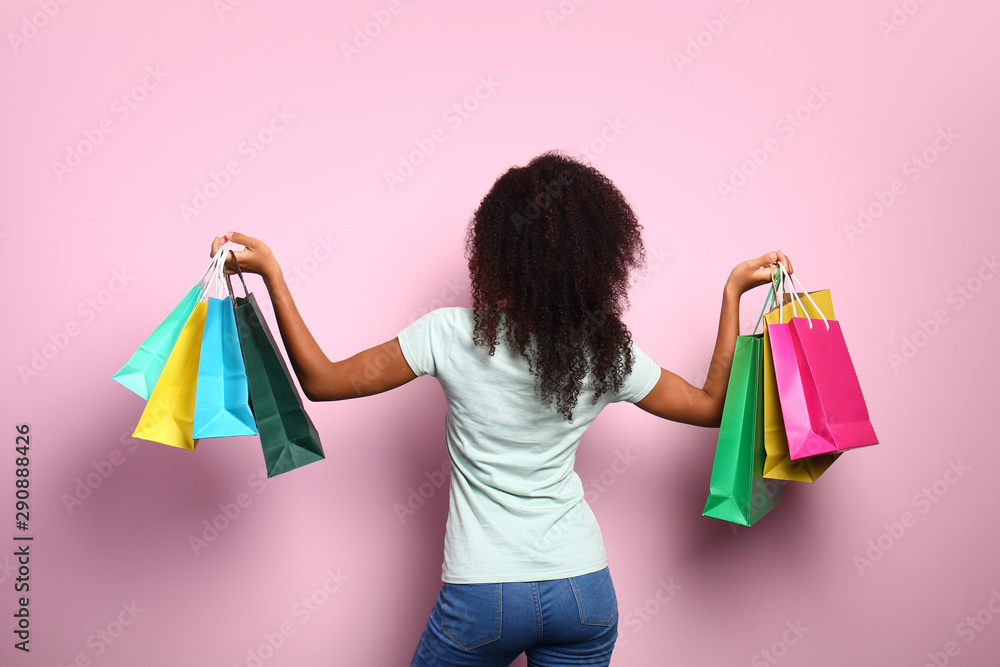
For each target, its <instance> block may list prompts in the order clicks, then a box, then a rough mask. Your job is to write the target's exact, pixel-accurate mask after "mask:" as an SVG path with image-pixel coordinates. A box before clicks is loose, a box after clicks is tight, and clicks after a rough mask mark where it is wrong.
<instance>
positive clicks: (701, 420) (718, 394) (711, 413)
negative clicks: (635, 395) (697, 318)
mask: <svg viewBox="0 0 1000 667" xmlns="http://www.w3.org/2000/svg"><path fill="white" fill-rule="evenodd" d="M779 262H780V263H781V264H782V265H783V266H784V268H785V271H787V272H788V273H789V274H791V272H792V264H791V262H789V261H788V258H787V257H785V255H784V253H782V252H781V251H780V250H778V251H775V252H770V253H766V254H764V255H762V256H760V257H758V258H756V259H751V260H747V261H745V262H741V263H740V264H738V265H737V266H736V267H735V268H734V269H733V270H732V272H731V273H730V274H729V279H728V280H727V281H726V287H725V289H724V290H723V293H722V313H721V315H720V317H719V333H718V336H717V338H716V341H715V349H714V350H713V352H712V361H711V363H710V365H709V367H708V378H707V379H706V380H705V385H704V386H703V387H702V388H701V389H699V388H697V387H695V386H693V385H691V384H690V383H689V382H687V381H686V380H684V379H683V378H681V377H680V376H678V375H675V374H673V373H671V372H670V371H668V370H664V369H662V368H661V369H660V379H659V381H658V382H657V383H656V385H654V386H653V389H652V390H651V391H650V392H649V394H647V395H646V397H645V398H643V399H642V400H641V401H639V402H638V403H636V405H637V406H639V407H640V408H642V409H643V410H645V411H646V412H650V413H652V414H654V415H656V416H658V417H662V418H663V419H669V420H671V421H676V422H683V423H685V424H694V425H696V426H711V427H717V426H719V424H720V423H721V422H722V408H723V406H724V405H725V402H726V389H727V388H728V386H729V374H730V372H731V371H732V367H733V355H734V353H735V350H736V338H737V337H738V336H739V334H740V296H741V295H742V294H743V293H744V292H746V291H747V290H749V289H751V288H753V287H757V286H758V285H764V284H766V283H768V282H770V281H771V279H772V277H773V275H774V271H775V268H774V266H775V264H777V263H779Z"/></svg>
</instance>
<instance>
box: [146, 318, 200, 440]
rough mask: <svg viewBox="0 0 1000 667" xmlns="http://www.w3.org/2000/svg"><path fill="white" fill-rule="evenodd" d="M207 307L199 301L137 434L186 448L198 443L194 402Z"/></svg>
mask: <svg viewBox="0 0 1000 667" xmlns="http://www.w3.org/2000/svg"><path fill="white" fill-rule="evenodd" d="M207 310H208V306H207V305H206V304H205V302H204V301H199V302H198V303H197V304H195V307H194V310H192V311H191V315H190V316H189V317H188V319H187V322H186V323H185V324H184V328H183V329H182V330H181V333H180V336H179V337H178V338H177V343H175V344H174V348H173V350H171V352H170V356H169V357H168V358H167V363H166V365H165V366H164V367H163V372H162V373H161V374H160V378H159V380H157V382H156V386H155V387H153V393H152V394H150V396H149V402H148V403H146V408H145V409H144V410H143V411H142V417H140V418H139V424H138V426H136V427H135V433H133V434H132V436H133V437H135V438H142V439H143V440H152V441H153V442H159V443H162V444H164V445H170V446H171V447H180V448H182V449H194V447H195V445H196V444H198V441H197V440H195V439H194V438H193V437H192V433H193V431H194V402H195V388H196V386H197V383H198V359H199V357H200V355H201V337H202V333H203V332H204V330H205V314H206V312H207Z"/></svg>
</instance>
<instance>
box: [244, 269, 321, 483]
mask: <svg viewBox="0 0 1000 667" xmlns="http://www.w3.org/2000/svg"><path fill="white" fill-rule="evenodd" d="M233 261H234V262H236V257H235V256H234V257H233ZM236 271H237V273H238V274H239V277H240V281H241V282H243V292H244V294H246V296H244V297H234V299H233V304H234V310H235V315H236V329H237V331H238V332H239V336H240V347H241V349H242V351H243V362H244V364H245V365H246V373H247V382H248V383H249V385H250V407H251V408H252V409H253V414H254V418H255V419H256V421H257V432H258V434H259V435H260V445H261V449H262V450H263V451H264V462H265V464H266V467H267V476H268V477H274V476H275V475H280V474H281V473H283V472H288V471H289V470H294V469H295V468H299V467H301V466H304V465H306V464H309V463H312V462H314V461H319V460H320V459H322V458H325V456H324V454H323V446H322V444H321V443H320V441H319V433H318V432H317V431H316V427H315V426H314V425H313V423H312V420H310V419H309V415H307V414H306V411H305V408H304V407H303V406H302V398H301V397H300V396H299V391H298V389H297V388H296V387H295V383H294V382H292V376H291V374H290V373H289V372H288V366H286V365H285V360H284V358H283V357H282V356H281V353H280V352H279V351H278V346H277V345H276V344H275V342H274V337H273V336H272V335H271V331H270V329H268V327H267V322H265V321H264V317H263V315H261V312H260V306H259V305H257V300H256V299H255V298H254V295H253V294H251V293H250V291H249V290H247V284H246V282H245V281H243V272H242V271H240V268H239V263H237V264H236ZM226 280H227V281H230V285H229V289H230V293H232V284H231V279H230V278H229V276H228V275H227V276H226Z"/></svg>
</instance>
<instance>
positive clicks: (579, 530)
mask: <svg viewBox="0 0 1000 667" xmlns="http://www.w3.org/2000/svg"><path fill="white" fill-rule="evenodd" d="M640 230H641V226H640V225H639V224H638V221H637V220H636V217H635V214H634V213H633V211H632V209H631V207H630V206H629V204H628V202H627V201H626V200H625V198H624V196H623V195H622V194H621V192H620V191H619V190H618V188H616V187H615V186H614V184H613V183H611V181H610V180H608V179H607V178H606V177H605V176H603V175H602V174H601V173H599V172H598V171H597V170H595V169H594V168H593V167H591V166H588V165H584V164H581V163H580V162H577V161H575V160H573V159H570V158H568V157H566V156H563V155H561V154H558V153H547V154H544V155H541V156H539V157H537V158H535V159H534V160H532V161H531V162H530V163H529V164H528V165H527V166H525V167H518V168H512V169H510V170H508V171H507V172H506V173H505V174H503V175H502V176H501V177H500V178H499V179H497V181H496V183H494V185H493V187H492V188H491V190H490V191H489V192H488V193H487V195H486V197H485V198H484V199H483V200H482V202H481V203H480V205H479V207H478V209H477V210H476V212H475V214H474V216H473V218H472V221H471V224H470V227H469V231H468V236H467V239H466V249H467V254H468V258H469V269H470V272H471V274H472V296H473V306H474V308H473V309H468V308H441V309H438V310H435V311H432V312H430V313H427V314H426V315H424V316H423V317H421V318H419V319H418V320H416V321H415V322H413V323H412V324H410V325H409V326H408V327H406V328H405V329H404V330H403V331H401V332H400V333H399V335H398V336H397V337H396V338H393V339H392V340H390V341H389V342H387V343H384V344H382V345H378V346H376V347H373V348H370V349H368V350H365V351H363V352H360V353H358V354H356V355H354V356H353V357H350V358H348V359H344V360H342V361H335V362H334V361H330V360H329V359H328V358H327V357H326V355H324V354H323V351H322V350H321V349H320V347H319V345H317V343H316V341H315V340H314V339H313V337H312V335H311V334H310V333H309V330H308V329H307V328H306V325H305V324H304V323H303V321H302V318H301V316H300V315H299V313H298V311H297V310H296V307H295V304H294V302H293V301H292V297H291V295H290V294H289V291H288V287H287V286H286V284H285V281H284V279H283V277H282V274H281V270H280V269H279V267H278V263H277V262H276V260H275V259H274V256H273V255H272V253H271V251H270V250H269V249H268V247H267V246H266V245H264V244H263V243H261V242H260V241H258V240H257V239H254V238H250V237H248V236H245V235H243V234H238V233H232V232H229V233H226V235H224V236H222V237H221V238H220V237H216V239H215V241H214V242H213V244H212V253H213V254H214V253H215V252H216V251H217V250H218V248H219V247H220V246H221V245H222V244H223V243H225V242H227V241H233V242H235V243H238V244H242V245H244V246H245V250H242V251H237V252H236V253H235V254H236V258H237V261H238V262H239V264H240V266H241V268H242V269H243V270H244V271H250V272H253V273H258V274H260V275H261V276H262V277H263V279H264V283H265V285H266V286H267V290H268V293H269V294H270V297H271V301H272V303H273V305H274V312H275V317H276V319H277V322H278V326H279V329H280V331H281V338H282V340H283V342H284V344H285V348H286V350H287V351H288V356H289V359H290V361H291V363H292V367H293V369H294V371H295V374H296V376H297V377H298V380H299V383H300V385H301V386H302V389H303V391H304V392H305V394H306V396H307V397H308V398H309V399H310V400H313V401H333V400H340V399H345V398H355V397H358V396H368V395H371V394H377V393H379V392H383V391H387V390H389V389H393V388H395V387H398V386H400V385H402V384H404V383H406V382H409V381H410V380H412V379H414V378H415V377H417V376H419V375H424V374H429V375H434V376H435V377H437V378H438V380H439V381H440V382H441V384H442V386H443V388H444V392H445V396H446V398H447V401H448V414H447V421H446V433H445V438H446V441H447V447H448V454H449V457H450V459H451V465H452V473H451V491H450V501H449V509H448V524H447V531H446V537H445V558H444V567H443V572H442V580H443V585H442V588H441V593H440V595H439V596H438V600H437V604H436V605H435V607H434V608H433V609H432V611H431V615H430V619H429V620H428V622H427V626H426V628H425V630H424V633H423V635H422V636H421V638H420V641H419V644H418V646H417V649H416V652H415V654H414V657H413V662H412V665H411V667H413V666H418V667H425V666H431V665H490V666H492V665H509V664H510V663H511V662H512V661H513V660H514V659H515V658H516V657H517V656H519V655H520V654H521V653H527V657H528V664H529V665H537V666H539V667H543V666H549V665H607V664H608V663H609V661H610V656H611V651H612V649H613V648H614V643H615V639H616V638H617V635H618V633H617V625H618V612H617V601H616V598H615V592H614V586H613V584H612V582H611V577H610V574H609V571H608V561H607V555H606V553H605V550H604V544H603V541H602V538H601V532H600V528H599V527H598V525H597V521H596V519H595V518H594V515H593V513H592V512H591V510H590V508H589V507H588V505H587V503H586V501H585V500H584V498H583V496H584V492H583V485H582V483H581V481H580V479H579V477H578V476H577V475H576V473H575V472H574V471H573V461H574V457H575V453H576V447H577V445H578V444H579V441H580V437H581V435H582V434H583V432H584V431H585V430H586V429H587V427H588V426H589V424H590V423H591V422H592V421H593V420H594V418H595V417H596V416H597V414H598V413H599V412H600V411H601V409H602V408H603V407H604V406H605V405H607V404H608V403H610V402H613V401H623V400H625V401H629V402H632V403H635V404H636V405H637V406H639V407H640V408H642V409H643V410H646V411H648V412H650V413H652V414H655V415H657V416H659V417H662V418H664V419H671V420H674V421H679V422H685V423H689V424H697V425H702V426H717V425H718V424H719V422H720V419H721V415H722V406H723V401H724V398H725V394H726V384H727V382H728V379H729V372H730V368H731V365H732V358H733V350H734V347H735V343H736V337H737V336H738V334H739V330H738V329H739V299H740V295H741V294H742V293H743V292H745V291H746V290H748V289H750V288H752V287H754V286H757V285H762V284H765V283H767V282H769V281H770V280H771V277H772V274H773V272H774V270H775V269H774V265H775V264H776V263H777V262H781V263H782V264H783V265H784V266H785V268H786V270H787V271H788V272H789V273H791V270H792V268H791V266H790V264H789V263H788V260H787V258H786V257H785V256H784V255H783V254H782V253H781V252H772V253H768V254H765V255H763V256H762V257H759V258H757V259H754V260H750V261H746V262H743V263H741V264H739V265H738V266H736V268H734V269H733V271H732V273H730V275H729V279H728V280H727V281H726V286H725V290H724V291H723V299H722V316H721V319H720V322H719V333H718V339H717V341H716V344H715V350H714V352H713V355H712V362H711V366H710V371H709V373H708V379H707V380H706V382H705V385H704V387H702V388H700V389H699V388H697V387H694V386H692V385H690V384H688V383H687V382H686V381H684V380H683V379H681V378H680V377H678V376H677V375H674V374H673V373H671V372H669V371H666V370H663V369H661V368H660V367H659V366H658V365H657V364H656V363H654V362H653V361H652V360H651V359H650V358H649V357H648V356H646V355H645V354H644V353H643V352H642V351H641V350H640V349H639V348H638V347H637V346H635V345H634V344H633V343H632V340H631V335H630V334H629V331H628V329H627V328H626V327H625V325H624V324H623V323H622V321H621V316H622V313H623V312H624V310H625V307H626V306H627V303H628V301H627V287H628V283H629V276H630V273H631V271H632V270H633V269H635V268H638V267H640V266H641V265H642V262H643V259H644V253H643V246H642V238H641V236H640ZM227 268H228V269H229V270H230V271H232V270H233V269H234V267H233V266H231V265H230V266H228V267H227ZM372 369H381V370H380V371H379V372H378V374H377V375H375V377H372Z"/></svg>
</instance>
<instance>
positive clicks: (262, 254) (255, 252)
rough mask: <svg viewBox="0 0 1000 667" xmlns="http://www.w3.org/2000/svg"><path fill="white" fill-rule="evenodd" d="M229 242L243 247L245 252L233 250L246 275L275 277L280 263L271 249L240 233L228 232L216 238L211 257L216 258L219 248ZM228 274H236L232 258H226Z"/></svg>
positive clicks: (213, 242)
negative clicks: (254, 274)
mask: <svg viewBox="0 0 1000 667" xmlns="http://www.w3.org/2000/svg"><path fill="white" fill-rule="evenodd" d="M228 241H232V242H233V243H238V244H240V245H241V246H243V250H231V251H230V252H232V254H233V255H235V257H236V261H237V262H239V263H240V270H241V271H243V272H245V273H256V274H258V275H260V276H263V277H265V278H267V277H269V276H272V275H274V272H275V271H278V270H279V268H278V262H277V260H275V259H274V255H273V254H272V253H271V249H270V248H268V247H267V245H265V244H264V243H263V242H262V241H259V240H258V239H255V238H253V237H252V236H247V235H246V234H240V233H239V232H226V233H225V234H223V235H222V236H216V237H215V240H214V241H212V252H211V256H212V257H214V256H215V254H216V253H217V252H219V248H221V247H222V245H223V244H224V243H226V242H228ZM226 273H236V265H235V264H234V263H233V261H232V258H226Z"/></svg>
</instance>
